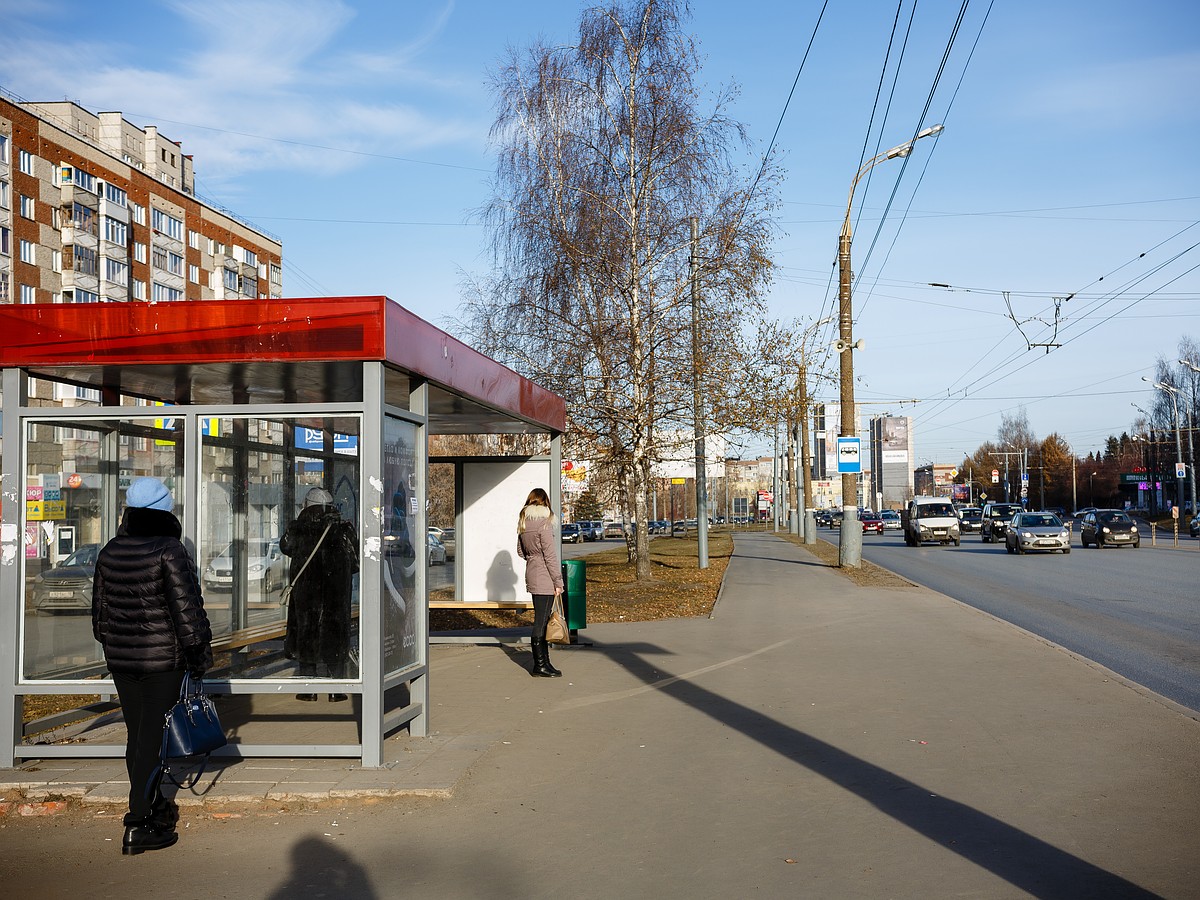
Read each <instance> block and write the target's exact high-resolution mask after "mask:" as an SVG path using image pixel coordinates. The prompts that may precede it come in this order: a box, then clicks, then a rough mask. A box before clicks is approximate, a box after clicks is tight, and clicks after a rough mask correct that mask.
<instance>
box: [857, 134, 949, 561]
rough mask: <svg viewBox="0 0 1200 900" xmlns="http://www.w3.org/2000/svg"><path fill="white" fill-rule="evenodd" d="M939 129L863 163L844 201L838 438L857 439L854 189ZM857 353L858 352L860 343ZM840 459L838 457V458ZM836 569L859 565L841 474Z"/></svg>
mask: <svg viewBox="0 0 1200 900" xmlns="http://www.w3.org/2000/svg"><path fill="white" fill-rule="evenodd" d="M941 130H942V126H941V125H934V126H932V127H930V128H925V129H923V130H921V131H918V132H917V134H916V136H915V137H914V138H913V139H912V140H910V141H905V142H904V143H903V144H900V145H898V146H896V147H893V148H892V149H891V150H888V151H886V152H884V153H880V154H878V155H877V156H874V157H872V158H871V159H869V160H867V161H866V162H865V163H863V165H862V167H861V168H859V170H858V173H857V174H856V175H855V176H854V180H853V181H851V182H850V196H849V198H848V199H847V200H846V219H845V221H844V222H843V223H842V233H841V236H840V238H839V240H838V342H837V349H838V352H839V355H840V356H841V367H840V372H839V385H838V387H839V392H838V393H839V402H840V403H841V408H842V410H841V411H842V422H841V436H842V437H857V436H858V417H857V416H856V415H855V414H854V413H855V410H854V356H853V354H854V350H855V349H856V347H855V343H854V333H853V332H854V329H853V327H852V326H853V324H854V319H853V315H852V312H851V292H850V287H851V282H852V281H853V270H852V269H851V268H850V243H851V239H852V236H853V235H852V230H851V226H850V212H851V209H852V207H853V206H854V189H855V188H856V187H858V182H859V181H860V180H861V179H862V177H863V176H864V175H866V174H867V172H869V171H871V169H872V168H874V167H875V166H876V165H877V164H878V163H881V162H883V161H884V160H885V159H895V158H896V157H901V158H903V157H905V156H908V154H909V153H911V152H912V147H913V144H915V143H916V142H917V141H919V140H920V139H921V138H924V137H930V136H932V135H936V134H938V133H940V132H941ZM857 349H861V343H860V344H859V345H858V348H857ZM839 457H840V454H839ZM838 565H840V566H842V567H843V568H847V567H848V568H854V569H857V568H858V567H859V566H861V565H862V528H861V527H859V525H858V473H857V472H843V473H842V528H841V535H840V537H839V538H838Z"/></svg>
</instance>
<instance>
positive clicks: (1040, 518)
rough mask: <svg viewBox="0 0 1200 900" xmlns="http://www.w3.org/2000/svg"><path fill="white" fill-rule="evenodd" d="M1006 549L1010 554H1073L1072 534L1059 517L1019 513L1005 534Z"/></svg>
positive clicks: (1047, 514) (1039, 513)
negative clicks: (1038, 552) (1057, 551)
mask: <svg viewBox="0 0 1200 900" xmlns="http://www.w3.org/2000/svg"><path fill="white" fill-rule="evenodd" d="M1004 549H1006V550H1007V551H1008V552H1009V553H1029V552H1031V551H1034V550H1045V551H1046V552H1048V553H1053V552H1054V551H1055V550H1061V551H1062V552H1063V553H1070V552H1071V532H1069V531H1068V530H1067V528H1066V526H1065V525H1063V523H1062V521H1061V520H1060V519H1059V518H1058V516H1056V515H1053V514H1051V513H1044V512H1025V513H1017V514H1016V515H1015V516H1013V517H1012V521H1011V522H1010V523H1009V524H1008V528H1007V529H1006V531H1005V533H1004Z"/></svg>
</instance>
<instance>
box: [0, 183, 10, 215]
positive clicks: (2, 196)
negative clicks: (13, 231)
mask: <svg viewBox="0 0 1200 900" xmlns="http://www.w3.org/2000/svg"><path fill="white" fill-rule="evenodd" d="M0 209H8V182H7V181H0Z"/></svg>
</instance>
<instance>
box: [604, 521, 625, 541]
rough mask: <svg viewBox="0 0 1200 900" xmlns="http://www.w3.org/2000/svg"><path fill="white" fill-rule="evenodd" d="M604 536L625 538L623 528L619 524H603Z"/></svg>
mask: <svg viewBox="0 0 1200 900" xmlns="http://www.w3.org/2000/svg"><path fill="white" fill-rule="evenodd" d="M604 536H605V537H606V538H610V537H615V538H623V537H625V526H624V525H622V524H621V523H620V522H606V523H605V524H604Z"/></svg>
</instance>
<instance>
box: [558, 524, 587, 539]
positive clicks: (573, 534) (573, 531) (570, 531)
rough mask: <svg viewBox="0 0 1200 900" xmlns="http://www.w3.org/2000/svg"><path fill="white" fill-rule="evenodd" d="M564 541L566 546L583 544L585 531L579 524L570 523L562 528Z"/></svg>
mask: <svg viewBox="0 0 1200 900" xmlns="http://www.w3.org/2000/svg"><path fill="white" fill-rule="evenodd" d="M562 540H563V543H564V544H582V543H583V530H582V529H581V528H580V527H579V523H578V522H568V523H567V524H566V525H564V526H563V527H562Z"/></svg>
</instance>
